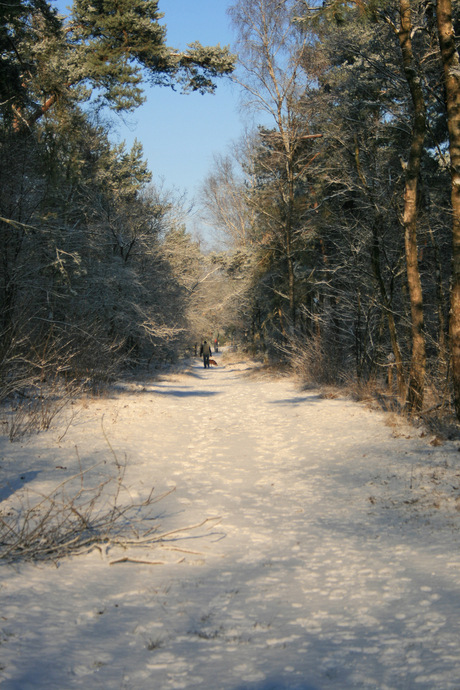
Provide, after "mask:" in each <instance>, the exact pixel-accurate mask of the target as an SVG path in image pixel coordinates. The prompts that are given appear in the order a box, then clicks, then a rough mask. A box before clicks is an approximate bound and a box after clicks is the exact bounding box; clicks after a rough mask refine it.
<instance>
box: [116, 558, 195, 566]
mask: <svg viewBox="0 0 460 690" xmlns="http://www.w3.org/2000/svg"><path fill="white" fill-rule="evenodd" d="M184 561H185V558H180V559H179V560H178V561H176V562H175V563H174V564H173V565H178V564H179V563H183V562H184ZM117 563H142V564H144V565H170V564H169V563H167V562H166V561H147V560H145V559H143V558H131V556H125V557H124V558H117V559H116V560H115V561H110V563H109V565H116V564H117Z"/></svg>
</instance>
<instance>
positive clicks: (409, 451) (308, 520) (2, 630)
mask: <svg viewBox="0 0 460 690" xmlns="http://www.w3.org/2000/svg"><path fill="white" fill-rule="evenodd" d="M219 364H221V360H220V359H219ZM102 416H103V419H104V421H103V424H104V429H105V432H106V434H107V436H108V438H109V439H110V442H111V444H112V446H113V448H114V449H115V451H116V453H117V455H119V456H120V457H121V456H122V455H123V454H126V456H127V459H128V472H127V477H126V482H127V484H129V486H130V487H131V491H132V493H133V494H134V495H135V494H136V493H139V495H140V496H142V495H144V494H145V492H146V491H148V490H149V489H150V488H151V486H152V485H154V486H155V487H156V491H157V492H158V493H161V492H162V491H163V490H165V489H168V488H171V487H172V486H175V487H176V491H175V492H174V493H172V494H170V495H169V496H168V497H167V498H165V499H164V500H163V501H162V502H161V503H159V504H158V505H159V512H161V513H162V514H163V515H162V526H163V528H164V529H168V530H169V529H175V528H177V527H181V526H186V525H192V524H195V523H198V522H200V521H202V520H203V519H204V518H207V517H216V516H219V517H220V518H221V521H220V523H219V524H217V525H216V526H213V527H211V528H210V529H208V528H207V526H204V527H203V528H202V529H201V530H199V534H200V535H201V536H199V537H197V534H196V532H195V531H191V532H190V535H189V538H187V539H185V540H181V541H180V542H175V543H174V544H172V545H175V546H177V547H180V548H183V549H186V550H188V551H194V552H196V553H182V552H175V551H167V550H159V549H156V550H155V549H148V548H146V549H145V551H144V552H142V555H143V556H145V557H146V558H150V559H155V558H158V557H160V559H161V560H162V561H165V565H160V566H151V565H140V564H134V563H125V564H117V565H109V561H110V554H109V558H108V559H104V558H102V557H101V555H100V554H99V552H97V551H93V552H92V553H91V554H89V555H87V556H80V557H77V558H72V559H66V560H64V561H61V563H60V565H59V568H55V567H54V566H52V565H41V566H40V567H33V566H31V565H21V566H17V567H15V568H11V567H7V566H2V568H1V569H0V587H1V589H0V595H1V610H0V615H1V620H0V667H1V670H0V685H1V687H2V688H5V689H8V690H29V689H32V688H34V689H37V688H40V689H41V688H47V690H71V689H74V688H75V689H79V688H81V689H83V688H85V689H88V688H91V689H93V688H94V689H97V688H105V689H110V690H112V689H113V690H115V689H118V688H127V689H128V688H129V689H130V690H152V689H153V690H156V689H157V688H158V689H159V690H169V689H173V688H186V689H188V688H200V690H201V689H202V690H250V689H251V690H271V689H273V690H275V689H276V690H287V689H294V688H297V689H298V690H300V689H302V690H329V689H333V690H343V689H344V688H366V689H367V688H368V689H373V690H374V689H377V688H378V690H389V689H393V690H408V689H412V688H420V690H438V689H439V690H459V688H460V597H459V594H460V553H459V532H458V526H459V525H460V513H459V511H458V510H457V507H458V502H457V495H460V494H459V486H460V483H459V478H460V453H458V443H457V444H455V443H450V442H446V443H445V444H444V445H442V446H440V447H436V446H431V445H430V443H429V441H430V438H429V437H425V438H421V437H420V435H419V434H418V433H417V432H416V430H415V429H409V428H406V427H404V426H403V425H400V426H399V427H398V428H397V430H396V433H395V429H394V427H391V426H388V425H385V423H384V421H385V416H384V415H383V414H382V413H377V412H371V411H369V410H367V409H366V408H365V407H364V406H361V405H357V404H355V403H352V402H350V401H347V400H343V399H324V398H321V397H320V396H319V395H318V393H317V392H310V391H309V392H299V389H298V388H297V387H296V385H295V382H294V381H292V380H290V379H286V378H280V379H274V378H270V377H268V376H263V375H261V374H260V373H258V372H256V371H255V370H254V369H253V368H251V365H250V364H249V363H246V362H243V361H240V362H234V363H230V364H227V365H226V366H219V367H218V368H216V369H211V370H206V371H205V370H204V369H203V368H202V366H201V365H199V363H198V362H195V363H194V364H193V365H192V366H191V368H190V369H189V370H188V371H187V372H184V373H181V374H176V375H170V376H166V377H164V380H162V381H160V382H157V383H151V382H146V383H145V384H144V385H138V386H135V385H131V386H128V387H127V389H125V390H122V389H120V390H119V392H118V393H117V394H116V395H114V396H113V397H112V398H109V399H106V400H100V401H93V402H90V403H89V405H87V406H86V407H84V408H82V409H81V410H80V411H79V415H78V417H77V418H76V419H75V420H74V423H73V424H72V426H71V427H70V428H69V430H68V432H67V433H66V435H65V436H64V438H63V439H62V440H60V441H58V440H57V439H59V438H60V436H61V435H62V429H63V428H65V421H63V422H62V428H61V429H55V430H54V431H53V432H50V433H49V434H43V435H40V436H38V437H34V438H32V439H30V441H28V442H27V443H23V444H9V443H8V442H7V441H6V440H5V439H4V438H2V439H1V448H2V460H1V463H0V465H1V468H2V474H1V475H0V476H1V478H2V480H3V482H2V483H4V482H5V481H6V480H5V477H8V478H9V482H10V485H11V486H13V485H14V486H16V485H17V482H16V484H14V481H15V477H16V478H17V474H18V473H21V472H25V471H26V470H27V471H28V473H29V475H28V476H29V477H30V482H29V484H35V483H36V484H37V486H43V487H45V486H48V485H53V483H54V484H57V483H58V481H59V480H60V479H61V476H62V475H61V474H59V472H57V471H56V469H55V468H56V466H58V465H59V466H64V465H65V467H66V468H67V469H66V471H68V472H71V471H72V469H73V468H72V466H71V465H72V463H75V462H76V461H75V445H78V448H79V452H80V455H81V457H82V462H83V463H91V462H93V461H94V459H95V458H102V457H107V458H108V459H109V458H110V453H108V452H107V444H106V441H105V439H104V436H103V434H102V432H101V418H102ZM107 462H109V460H107ZM23 476H24V475H23ZM212 524H213V523H212ZM159 551H161V553H160V556H159ZM137 555H138V554H137ZM179 556H181V557H182V558H183V559H184V560H183V561H182V562H180V563H177V560H179Z"/></svg>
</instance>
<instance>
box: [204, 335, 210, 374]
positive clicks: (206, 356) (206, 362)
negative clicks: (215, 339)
mask: <svg viewBox="0 0 460 690" xmlns="http://www.w3.org/2000/svg"><path fill="white" fill-rule="evenodd" d="M211 355H212V350H211V345H209V343H208V342H207V341H206V340H205V341H204V343H203V364H204V368H205V369H206V367H208V369H209V357H210V356H211Z"/></svg>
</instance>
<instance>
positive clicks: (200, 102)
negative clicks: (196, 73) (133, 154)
mask: <svg viewBox="0 0 460 690" xmlns="http://www.w3.org/2000/svg"><path fill="white" fill-rule="evenodd" d="M54 4H55V6H57V7H58V9H59V11H60V12H62V13H63V14H67V12H66V10H65V7H66V6H68V5H70V4H71V3H70V2H69V0H54ZM228 4H229V2H228V1H227V0H160V2H159V9H160V10H161V11H162V12H164V15H165V16H164V19H163V20H162V23H165V24H166V26H167V44H168V45H169V46H172V47H174V48H179V49H181V50H185V49H186V46H187V44H188V43H192V42H193V41H200V43H202V44H203V45H216V44H217V43H220V44H221V45H222V46H223V45H228V44H231V43H232V35H231V31H230V29H229V26H228V20H227V15H226V8H227V6H228ZM145 95H146V96H147V101H146V103H145V104H144V105H143V106H141V107H140V108H138V109H137V110H136V111H135V112H134V113H132V114H129V115H128V116H125V117H124V122H123V121H122V120H120V119H119V118H117V117H116V118H115V126H116V132H117V134H116V135H114V139H115V140H117V138H118V141H121V140H125V141H126V143H127V145H128V146H130V145H131V144H132V143H133V141H134V139H135V138H137V139H138V140H139V141H140V142H141V144H142V145H143V147H144V155H145V157H146V158H147V160H148V164H149V168H150V170H151V172H152V174H153V179H154V181H156V182H159V180H160V178H164V182H165V186H166V187H167V188H170V187H176V188H177V189H178V190H179V191H184V190H187V192H188V195H189V197H190V198H191V197H193V196H194V194H195V192H196V189H197V186H198V185H199V184H200V182H201V181H202V180H203V178H204V176H205V175H206V174H207V172H208V171H209V170H210V166H211V164H212V154H213V153H214V152H225V149H226V147H227V145H228V144H229V142H230V141H231V140H234V139H237V138H238V136H239V134H240V132H241V131H242V123H241V119H240V115H239V113H238V94H237V91H236V90H235V87H234V86H232V84H231V83H230V81H229V80H223V79H222V80H219V82H218V87H217V91H216V92H215V94H214V95H205V96H201V95H200V94H189V95H182V94H181V93H180V92H179V91H176V92H175V91H172V89H167V88H160V87H155V88H150V87H148V86H146V87H145Z"/></svg>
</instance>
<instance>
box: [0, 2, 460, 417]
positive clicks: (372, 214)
mask: <svg viewBox="0 0 460 690" xmlns="http://www.w3.org/2000/svg"><path fill="white" fill-rule="evenodd" d="M159 5H160V7H159ZM228 16H229V21H230V23H231V25H232V27H233V30H234V35H235V38H236V40H235V45H234V46H232V48H231V50H230V48H228V47H227V48H221V47H220V46H215V47H205V46H202V45H200V44H199V43H192V44H191V45H190V46H189V49H188V50H187V51H186V52H183V53H178V52H177V51H175V50H173V49H171V48H168V47H167V45H166V30H165V27H164V25H161V24H160V23H159V20H160V19H162V17H163V15H162V13H161V3H159V2H158V0H74V2H73V6H72V13H71V15H70V17H69V18H67V19H66V20H64V19H63V18H62V17H61V16H60V15H59V14H58V13H57V12H56V10H55V9H54V8H53V5H52V3H50V2H47V0H12V1H11V2H10V3H8V4H1V5H0V45H1V52H2V62H1V65H0V106H1V110H0V171H1V172H0V174H1V186H0V233H1V241H0V252H1V255H0V295H1V296H0V330H1V340H0V401H1V402H2V403H7V402H12V403H13V404H14V405H20V404H26V405H28V406H29V407H30V406H31V405H32V406H33V405H36V406H37V409H40V410H41V412H40V414H39V415H35V420H36V423H37V424H41V425H42V426H43V427H46V424H47V423H48V422H49V417H48V416H47V415H46V414H43V409H44V407H46V405H47V404H48V402H47V401H49V400H50V399H51V398H52V399H53V400H54V401H56V400H59V401H60V403H59V404H65V401H67V400H69V399H71V397H72V396H73V395H75V394H76V391H79V390H81V389H82V387H88V388H97V387H98V386H103V385H105V384H106V383H107V382H110V381H111V380H114V379H115V378H116V377H117V376H120V375H122V374H129V373H134V372H139V371H144V372H149V371H153V370H154V369H155V368H158V367H161V366H162V365H164V364H165V363H170V362H174V361H177V360H178V359H179V358H181V357H184V356H186V355H190V354H191V353H193V348H194V344H195V343H196V342H199V341H200V340H201V338H202V337H203V336H205V337H206V336H208V335H209V334H210V333H211V334H216V333H219V334H220V336H221V337H222V339H223V340H225V339H226V340H227V341H230V340H231V341H232V342H233V344H234V345H235V346H237V347H241V348H243V349H245V350H246V351H247V352H249V353H250V354H251V355H253V356H256V357H260V358H263V360H264V361H265V362H266V363H268V364H270V363H274V362H277V363H279V362H281V363H283V365H285V366H287V367H292V368H293V369H294V370H295V371H297V372H298V373H299V374H300V375H301V377H302V378H303V380H304V381H305V383H308V384H311V385H335V386H338V385H353V386H354V387H355V388H356V389H360V390H363V391H364V390H366V391H373V392H375V393H377V392H380V394H382V391H383V392H384V395H385V396H386V398H387V399H391V400H393V401H394V402H395V404H396V402H398V404H399V405H400V406H401V408H402V409H404V410H406V411H407V412H408V413H410V414H425V413H427V412H428V411H431V412H434V413H435V414H452V415H453V417H454V418H455V417H456V418H457V419H460V61H459V51H458V47H459V36H460V2H458V1H457V0H433V1H431V0H380V1H376V0H355V1H350V2H347V1H345V0H325V1H324V2H322V3H315V2H311V3H309V2H307V1H306V0H281V1H280V0H233V2H232V3H231V4H230V5H229V8H228ZM165 19H166V22H167V16H166V18H165ZM224 78H225V79H231V80H233V82H234V83H235V84H236V85H237V87H238V89H239V91H240V93H241V102H242V108H243V109H244V110H246V111H248V112H250V113H251V114H252V116H253V118H254V120H255V122H257V121H258V119H259V122H260V123H263V124H259V125H258V126H256V127H255V129H252V130H248V131H246V132H245V134H244V136H242V137H241V139H240V140H239V141H235V142H233V143H232V145H231V146H230V147H229V149H228V153H226V154H225V155H224V154H220V155H216V156H215V159H214V163H213V166H212V168H211V170H210V172H209V174H208V176H207V177H206V179H204V180H203V182H202V185H201V193H200V198H199V204H200V208H201V214H202V218H203V222H206V223H207V225H209V226H210V228H211V229H212V233H213V236H214V237H215V238H216V240H218V244H216V247H217V249H213V250H209V249H208V248H206V247H203V246H202V245H201V243H200V242H199V241H198V240H197V239H195V238H194V237H193V236H192V235H190V234H189V233H188V232H187V231H186V225H185V222H186V218H187V213H188V205H187V200H186V199H185V198H183V197H181V196H180V195H178V194H176V193H174V192H171V191H169V190H167V189H164V188H163V187H161V186H159V185H156V184H152V175H151V172H150V171H149V170H148V168H147V165H146V163H145V161H144V160H143V151H142V145H141V143H136V144H135V145H134V146H133V148H132V149H131V150H127V149H126V147H125V146H124V145H123V144H121V145H114V144H113V143H112V142H111V139H110V120H109V119H108V118H107V117H106V116H105V114H106V113H107V112H109V111H110V110H112V111H115V112H118V113H123V112H130V111H132V110H133V109H135V108H136V107H138V106H140V105H141V104H142V102H143V99H144V96H143V91H142V84H143V83H144V84H145V83H150V84H154V85H157V87H158V88H162V87H163V88H165V87H166V88H168V87H171V86H173V87H176V88H179V89H181V90H182V91H183V92H184V93H187V92H189V91H198V92H200V93H202V94H203V95H205V94H206V93H210V92H212V91H213V90H214V89H215V88H219V85H218V84H219V80H220V79H224ZM267 123H268V124H267ZM37 420H39V421H37Z"/></svg>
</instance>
